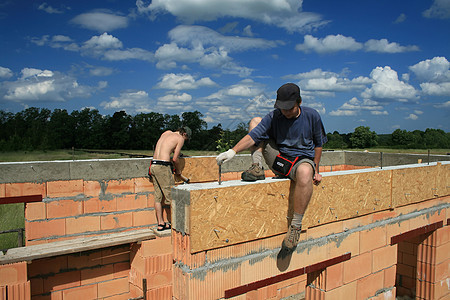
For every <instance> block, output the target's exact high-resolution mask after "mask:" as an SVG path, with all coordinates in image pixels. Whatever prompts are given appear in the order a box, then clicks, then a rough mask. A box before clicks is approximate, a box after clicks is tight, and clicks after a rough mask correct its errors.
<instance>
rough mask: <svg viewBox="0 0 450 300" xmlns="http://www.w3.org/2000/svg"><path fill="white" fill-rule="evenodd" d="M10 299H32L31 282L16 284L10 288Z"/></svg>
mask: <svg viewBox="0 0 450 300" xmlns="http://www.w3.org/2000/svg"><path fill="white" fill-rule="evenodd" d="M8 299H11V300H16V299H18V300H19V299H24V300H25V299H31V287H30V281H26V282H21V283H16V284H12V285H9V286H8Z"/></svg>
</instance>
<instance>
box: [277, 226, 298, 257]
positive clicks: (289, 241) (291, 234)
mask: <svg viewBox="0 0 450 300" xmlns="http://www.w3.org/2000/svg"><path fill="white" fill-rule="evenodd" d="M301 231H302V228H301V227H296V226H294V225H291V226H289V230H288V232H287V233H286V236H285V237H284V240H283V243H282V244H281V248H283V249H286V250H287V251H289V252H293V251H294V250H295V248H297V244H298V240H299V238H300V232H301Z"/></svg>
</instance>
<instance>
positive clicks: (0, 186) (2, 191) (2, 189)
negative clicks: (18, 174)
mask: <svg viewBox="0 0 450 300" xmlns="http://www.w3.org/2000/svg"><path fill="white" fill-rule="evenodd" d="M5 195H6V186H5V184H4V183H0V197H6V196H5Z"/></svg>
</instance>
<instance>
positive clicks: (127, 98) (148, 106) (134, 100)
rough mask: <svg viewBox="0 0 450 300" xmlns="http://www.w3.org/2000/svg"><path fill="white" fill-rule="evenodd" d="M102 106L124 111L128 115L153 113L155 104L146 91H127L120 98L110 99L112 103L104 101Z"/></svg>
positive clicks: (121, 93)
mask: <svg viewBox="0 0 450 300" xmlns="http://www.w3.org/2000/svg"><path fill="white" fill-rule="evenodd" d="M100 106H101V107H103V108H104V109H110V110H114V111H119V110H124V111H126V112H127V113H128V114H135V113H148V112H152V111H153V109H152V108H153V107H154V105H153V102H152V101H151V99H150V97H149V95H148V93H147V92H145V91H140V90H125V91H122V92H120V95H119V96H118V97H114V96H112V97H110V101H103V102H101V103H100Z"/></svg>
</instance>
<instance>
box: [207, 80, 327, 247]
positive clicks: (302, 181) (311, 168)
mask: <svg viewBox="0 0 450 300" xmlns="http://www.w3.org/2000/svg"><path fill="white" fill-rule="evenodd" d="M301 102H302V98H301V96H300V88H299V87H298V86H297V85H296V84H294V83H286V84H284V85H282V86H281V87H280V88H279V89H278V91H277V100H276V102H275V106H274V107H275V110H273V111H271V112H270V113H268V114H267V115H266V116H265V117H264V118H262V119H261V118H254V119H252V120H251V121H250V126H249V133H248V134H247V135H246V136H245V137H243V138H242V139H241V140H240V141H239V142H238V143H237V144H236V145H235V146H234V147H233V148H232V149H230V150H228V151H227V152H224V153H221V154H220V155H219V156H217V158H216V160H217V164H219V165H220V164H222V163H224V162H226V161H228V160H230V159H231V158H233V157H234V155H236V153H237V152H240V151H243V150H245V149H247V148H250V149H251V152H252V161H253V164H252V166H251V167H250V169H248V170H247V171H245V172H244V173H242V176H241V177H242V180H244V181H255V180H261V179H264V178H265V176H264V170H263V169H262V158H263V157H264V159H265V161H266V163H267V165H269V167H270V168H271V169H272V170H273V171H274V172H275V173H276V174H279V175H280V176H284V177H286V178H289V179H291V180H292V182H291V184H294V189H293V192H292V193H291V194H290V196H289V197H290V199H292V200H293V202H294V215H293V218H292V221H291V222H290V226H289V229H288V232H287V234H286V237H285V238H284V240H283V243H282V248H283V249H285V250H287V251H288V252H292V251H294V250H295V248H296V247H297V243H298V240H299V237H300V231H301V228H302V219H303V215H304V213H305V211H306V208H307V206H308V203H309V201H310V200H311V196H312V192H313V183H314V184H316V185H317V184H319V183H320V181H321V180H322V175H320V174H319V162H320V158H321V156H322V145H323V144H324V143H326V142H327V136H326V133H325V129H324V127H323V124H322V120H321V118H320V115H319V113H318V112H317V111H316V110H314V109H312V108H309V107H304V106H302V107H300V104H301Z"/></svg>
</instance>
